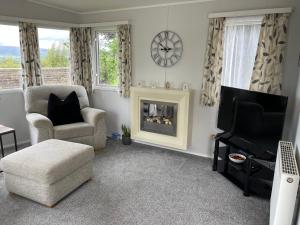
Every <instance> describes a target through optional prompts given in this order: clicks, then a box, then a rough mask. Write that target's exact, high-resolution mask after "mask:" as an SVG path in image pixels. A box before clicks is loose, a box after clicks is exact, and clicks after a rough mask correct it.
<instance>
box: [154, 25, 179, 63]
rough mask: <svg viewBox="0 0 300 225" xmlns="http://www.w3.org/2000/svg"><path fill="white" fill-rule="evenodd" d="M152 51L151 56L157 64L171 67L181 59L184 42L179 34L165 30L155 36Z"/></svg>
mask: <svg viewBox="0 0 300 225" xmlns="http://www.w3.org/2000/svg"><path fill="white" fill-rule="evenodd" d="M150 51H151V57H152V59H153V61H154V62H155V63H156V64H157V65H159V66H161V67H171V66H174V65H175V64H176V63H177V62H178V61H179V60H180V59H181V56H182V52H183V43H182V40H181V38H180V36H179V35H178V34H176V33H175V32H173V31H169V30H165V31H161V32H160V33H158V34H157V35H156V36H155V37H154V38H153V40H152V43H151V49H150Z"/></svg>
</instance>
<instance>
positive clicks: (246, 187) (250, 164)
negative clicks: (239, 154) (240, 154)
mask: <svg viewBox="0 0 300 225" xmlns="http://www.w3.org/2000/svg"><path fill="white" fill-rule="evenodd" d="M246 163H247V165H246V168H247V171H246V180H245V184H244V196H249V195H250V193H249V183H250V182H249V179H250V176H251V169H252V159H251V157H248V159H246Z"/></svg>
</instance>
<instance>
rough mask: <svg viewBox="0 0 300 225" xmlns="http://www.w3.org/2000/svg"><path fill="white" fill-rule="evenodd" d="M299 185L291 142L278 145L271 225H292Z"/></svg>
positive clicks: (281, 142)
mask: <svg viewBox="0 0 300 225" xmlns="http://www.w3.org/2000/svg"><path fill="white" fill-rule="evenodd" d="M298 185H299V172H298V168H297V163H296V159H295V155H294V148H293V144H292V143H291V142H286V141H280V142H279V144H278V151H277V158H276V166H275V173H274V180H273V188H272V195H271V208H270V225H291V224H292V220H293V215H294V208H295V201H296V196H297V191H298Z"/></svg>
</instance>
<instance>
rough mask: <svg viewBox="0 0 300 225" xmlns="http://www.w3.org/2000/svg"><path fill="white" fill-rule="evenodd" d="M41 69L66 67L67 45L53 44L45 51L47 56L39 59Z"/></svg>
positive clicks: (67, 64) (67, 63)
mask: <svg viewBox="0 0 300 225" xmlns="http://www.w3.org/2000/svg"><path fill="white" fill-rule="evenodd" d="M41 64H42V67H68V66H69V43H68V42H65V43H59V44H53V45H52V46H51V48H50V49H48V51H47V55H46V56H45V57H43V58H41Z"/></svg>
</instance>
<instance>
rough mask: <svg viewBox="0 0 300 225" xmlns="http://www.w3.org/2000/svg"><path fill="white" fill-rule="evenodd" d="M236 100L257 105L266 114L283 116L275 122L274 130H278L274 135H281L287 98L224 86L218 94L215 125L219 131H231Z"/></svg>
mask: <svg viewBox="0 0 300 225" xmlns="http://www.w3.org/2000/svg"><path fill="white" fill-rule="evenodd" d="M236 100H239V101H246V102H253V103H257V104H259V105H261V106H262V107H263V110H264V112H266V113H280V114H282V115H283V116H281V117H280V119H279V120H280V121H278V120H277V121H276V123H277V126H276V129H278V131H276V133H280V134H281V133H282V130H283V125H284V118H285V112H286V107H287V102H288V97H285V96H280V95H273V94H265V93H261V92H256V91H248V90H243V89H238V88H232V87H226V86H222V87H221V93H220V105H219V114H218V124H217V127H218V128H219V129H221V130H223V131H225V132H229V131H230V130H231V128H232V123H233V119H234V118H233V117H234V110H235V102H236ZM278 124H279V125H278Z"/></svg>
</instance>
